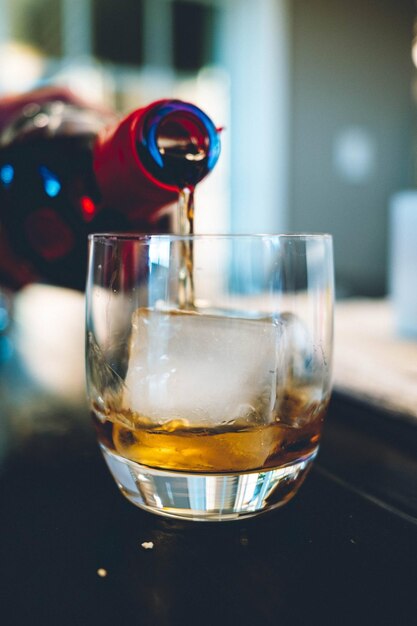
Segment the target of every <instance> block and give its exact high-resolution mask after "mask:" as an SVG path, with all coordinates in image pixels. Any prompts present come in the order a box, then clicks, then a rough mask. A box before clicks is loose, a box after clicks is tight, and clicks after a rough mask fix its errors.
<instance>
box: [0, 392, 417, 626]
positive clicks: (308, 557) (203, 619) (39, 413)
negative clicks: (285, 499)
mask: <svg viewBox="0 0 417 626" xmlns="http://www.w3.org/2000/svg"><path fill="white" fill-rule="evenodd" d="M11 393H12V387H10V385H9V384H8V383H7V382H6V383H5V384H3V390H2V396H1V398H2V425H1V438H0V443H2V445H1V446H0V448H1V450H2V462H1V464H0V503H1V516H0V524H1V530H2V532H1V534H0V572H1V573H0V616H1V617H0V622H1V624H4V626H14V625H16V626H17V625H19V626H21V625H23V624H25V625H26V624H35V625H37V624H39V625H41V624H42V625H43V626H48V625H59V626H66V625H68V626H79V625H80V626H81V625H82V626H84V625H86V626H90V625H91V626H93V625H95V624H100V625H101V626H107V625H110V624H111V625H112V626H113V625H118V626H124V625H126V626H127V625H131V624H135V625H136V624H137V625H140V626H148V625H149V626H165V625H169V626H176V625H177V624H181V625H186V626H187V625H191V624H192V625H194V624H195V625H203V626H204V625H210V626H211V625H223V624H228V625H229V624H240V625H242V626H244V625H246V624H247V625H249V624H251V625H253V624H261V625H263V626H269V625H282V626H285V625H291V626H292V625H298V624H300V625H301V624H303V625H304V624H306V625H307V624H309V625H310V624H313V625H316V624H317V625H318V624H320V625H322V624H342V625H343V624H352V625H353V624H355V625H361V624H390V625H395V626H398V625H402V624H404V625H412V624H415V623H416V619H417V618H416V614H417V594H416V591H415V583H416V580H417V558H416V557H417V455H416V449H417V431H416V430H414V429H413V428H412V427H411V426H410V425H409V424H406V423H403V422H401V420H398V419H396V420H394V419H391V418H390V416H389V415H388V414H387V415H384V414H383V413H381V411H377V410H376V409H372V408H371V407H368V406H366V405H364V404H360V403H358V402H355V401H353V400H350V399H349V398H348V397H344V396H341V395H335V396H334V398H333V401H332V404H331V408H330V411H329V415H328V418H327V423H326V428H325V435H324V439H323V443H322V447H321V452H320V454H319V457H318V460H317V461H316V464H315V466H314V469H313V470H312V472H311V474H310V476H309V477H308V478H307V480H306V483H305V484H304V485H303V487H302V488H301V490H300V492H299V494H298V495H297V496H296V497H295V499H294V500H293V501H292V502H290V503H289V504H287V505H286V506H285V507H283V508H282V509H279V510H277V511H274V512H271V513H267V514H265V515H263V516H259V517H257V518H252V519H248V520H246V521H239V522H224V523H193V522H178V521H175V520H170V519H164V518H161V517H157V516H153V515H151V514H149V513H145V512H143V511H141V510H140V509H137V508H135V507H134V506H133V505H131V504H130V503H129V502H127V501H126V500H125V499H124V498H123V497H122V495H120V494H119V492H118V490H117V488H116V486H115V484H114V482H113V479H112V478H111V477H110V475H109V473H108V470H107V469H106V467H105V464H104V461H103V460H102V459H101V457H100V453H99V451H98V447H97V445H96V442H95V439H94V435H93V432H92V428H91V426H90V423H89V417H88V412H87V410H86V409H85V408H84V407H82V406H81V405H80V406H79V407H78V408H77V407H75V408H74V407H72V408H68V407H66V406H65V405H64V404H62V405H60V404H59V403H53V402H52V401H50V402H49V400H48V398H47V397H46V398H42V399H41V401H38V400H39V399H38V400H37V401H36V402H34V403H33V405H31V404H30V393H29V391H26V394H27V397H26V398H24V399H23V400H22V397H23V396H22V397H21V398H20V400H19V399H15V400H14V401H10V394H11ZM13 393H14V394H15V393H17V392H16V390H14V391H13ZM22 406H25V407H26V409H25V410H23V409H22ZM31 406H33V412H34V415H33V416H32V417H33V419H32V418H31V408H30V407H31ZM28 407H29V408H28ZM35 413H36V414H35ZM16 415H18V418H17V417H16ZM149 542H152V544H153V545H152V544H150V543H149ZM144 543H145V545H142V544H144ZM98 570H105V571H104V572H101V573H102V574H106V575H104V576H100V575H99V574H98Z"/></svg>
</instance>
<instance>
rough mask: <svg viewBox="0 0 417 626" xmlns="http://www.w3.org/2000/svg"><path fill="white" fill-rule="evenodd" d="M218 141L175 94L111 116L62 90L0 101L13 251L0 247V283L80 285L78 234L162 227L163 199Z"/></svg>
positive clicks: (3, 206)
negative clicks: (120, 117) (173, 97)
mask: <svg viewBox="0 0 417 626" xmlns="http://www.w3.org/2000/svg"><path fill="white" fill-rule="evenodd" d="M2 111H3V117H4V112H6V113H7V115H6V117H7V120H6V122H5V123H2V119H1V117H2V116H1V113H2ZM219 149H220V144H219V136H218V132H217V130H216V128H215V126H214V125H213V123H212V122H211V120H210V119H209V118H208V117H207V116H206V115H205V114H204V113H203V112H202V111H201V110H200V109H198V108H197V107H195V106H193V105H191V104H188V103H184V102H180V101H176V100H161V101H158V102H155V103H153V104H151V105H150V106H148V107H145V108H143V109H139V110H136V111H134V112H133V113H131V114H130V115H128V116H127V117H126V118H124V119H123V120H122V121H121V122H118V121H117V118H116V116H115V115H114V114H112V113H110V112H107V111H103V110H98V109H95V108H92V107H88V106H86V105H85V104H84V103H82V102H81V101H79V100H78V99H77V98H76V97H74V96H72V95H71V94H69V93H68V92H62V91H59V92H56V91H49V92H46V93H45V92H42V91H38V92H34V93H33V94H28V95H27V96H25V97H24V98H20V99H18V102H16V101H13V100H9V101H7V102H6V103H4V106H3V108H2V103H1V102H0V222H1V226H2V232H3V236H5V239H6V242H5V243H6V245H7V246H8V247H9V249H10V252H11V254H12V255H13V256H14V257H15V262H14V263H10V256H9V257H8V256H6V255H5V254H4V253H0V281H1V282H2V283H3V284H6V285H7V286H9V287H13V288H18V287H19V286H21V285H22V284H24V283H25V282H28V281H29V280H31V279H34V278H35V277H36V278H37V279H41V280H45V281H47V282H50V283H53V284H56V285H61V286H66V287H71V288H75V289H83V288H84V282H85V270H86V255H87V235H88V234H89V233H91V232H104V231H140V232H150V231H152V232H167V231H169V230H171V221H170V218H169V213H167V210H166V207H167V205H172V204H173V203H175V201H176V200H177V197H178V192H179V190H180V189H181V188H183V187H185V186H187V187H190V188H193V187H194V186H195V184H196V183H197V182H198V181H199V180H201V179H202V178H203V177H204V176H205V175H206V174H207V173H208V172H209V171H210V170H211V169H212V168H213V167H214V165H215V163H216V161H217V158H218V155H219ZM7 262H8V263H7Z"/></svg>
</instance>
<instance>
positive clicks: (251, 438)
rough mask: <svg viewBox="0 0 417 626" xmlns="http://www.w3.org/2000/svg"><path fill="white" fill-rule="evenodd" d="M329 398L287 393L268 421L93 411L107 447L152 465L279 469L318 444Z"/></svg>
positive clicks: (191, 468) (192, 468) (224, 470)
mask: <svg viewBox="0 0 417 626" xmlns="http://www.w3.org/2000/svg"><path fill="white" fill-rule="evenodd" d="M326 406H327V400H324V401H322V402H317V401H309V394H308V392H307V391H305V390H302V389H300V390H291V391H288V392H286V393H285V394H284V396H283V399H282V402H281V406H280V409H279V413H280V414H278V413H277V414H275V415H272V416H271V417H272V421H271V422H270V423H268V424H252V425H251V424H250V423H249V424H248V421H247V420H245V419H242V418H241V419H238V420H234V421H233V422H231V423H228V424H222V425H219V426H216V427H214V426H209V425H207V426H204V425H198V426H192V425H191V424H189V423H188V422H187V420H185V419H171V420H168V421H165V422H163V423H159V424H155V421H154V420H152V421H151V420H150V419H149V418H147V417H145V416H142V415H138V414H135V413H133V412H132V411H129V410H127V411H126V410H124V411H123V410H120V411H118V410H116V409H115V408H108V409H107V410H106V411H105V413H104V414H103V411H102V410H101V411H100V417H97V416H96V415H94V414H93V419H94V424H95V427H96V430H97V433H98V438H99V440H100V442H101V443H102V445H103V446H105V447H106V448H107V449H109V450H111V451H113V452H116V453H117V454H119V455H120V456H122V457H124V458H126V459H128V460H130V461H135V462H137V463H140V464H141V465H146V466H149V467H153V468H157V469H162V470H174V471H186V472H191V473H193V472H198V473H220V474H221V473H228V472H242V471H251V470H260V469H267V468H268V469H271V468H277V467H280V466H282V465H285V464H287V463H291V462H293V461H294V460H296V459H300V458H302V457H304V456H307V455H309V454H311V453H312V452H314V451H315V450H316V449H317V446H318V442H319V439H320V432H321V427H322V422H323V417H324V413H325V410H326Z"/></svg>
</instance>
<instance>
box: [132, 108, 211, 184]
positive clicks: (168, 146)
mask: <svg viewBox="0 0 417 626" xmlns="http://www.w3.org/2000/svg"><path fill="white" fill-rule="evenodd" d="M136 149H137V151H138V156H139V158H140V160H141V161H142V163H143V164H144V166H145V167H146V169H147V170H148V171H149V173H150V174H151V175H152V176H153V177H154V178H156V179H157V180H160V181H161V182H162V183H164V184H165V185H169V186H172V187H175V188H184V187H194V186H195V185H196V184H197V183H198V182H199V181H200V180H202V178H204V177H205V176H206V175H207V174H208V173H209V172H210V171H211V170H212V169H213V167H214V166H215V164H216V163H217V160H218V158H219V154H220V138H219V132H218V131H217V129H216V127H215V126H214V124H213V122H212V121H211V119H210V118H209V117H208V116H207V115H206V114H205V113H204V112H203V111H202V110H201V109H199V108H198V107H196V106H195V105H192V104H189V103H187V102H182V101H180V100H169V101H161V102H160V103H159V104H158V105H156V106H155V105H153V106H151V107H150V108H149V110H148V111H147V113H145V116H144V119H143V123H142V124H141V125H139V126H138V129H137V137H136Z"/></svg>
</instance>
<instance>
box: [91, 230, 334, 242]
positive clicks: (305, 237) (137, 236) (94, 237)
mask: <svg viewBox="0 0 417 626" xmlns="http://www.w3.org/2000/svg"><path fill="white" fill-rule="evenodd" d="M198 239H206V240H215V239H220V240H221V239H224V240H227V239H235V240H244V239H254V240H262V239H265V240H271V239H285V240H291V239H293V240H294V241H309V240H317V241H332V240H333V236H332V235H331V234H330V233H320V232H318V233H314V232H311V233H308V232H300V233H254V234H249V233H247V234H245V233H237V234H234V233H228V234H225V233H218V234H217V233H193V234H185V235H180V234H178V233H129V232H120V233H111V232H104V233H91V234H90V235H88V240H89V241H90V242H94V243H98V242H100V241H102V242H123V241H137V242H144V243H146V242H148V241H155V240H160V241H184V240H190V241H191V240H192V241H195V240H198Z"/></svg>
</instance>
